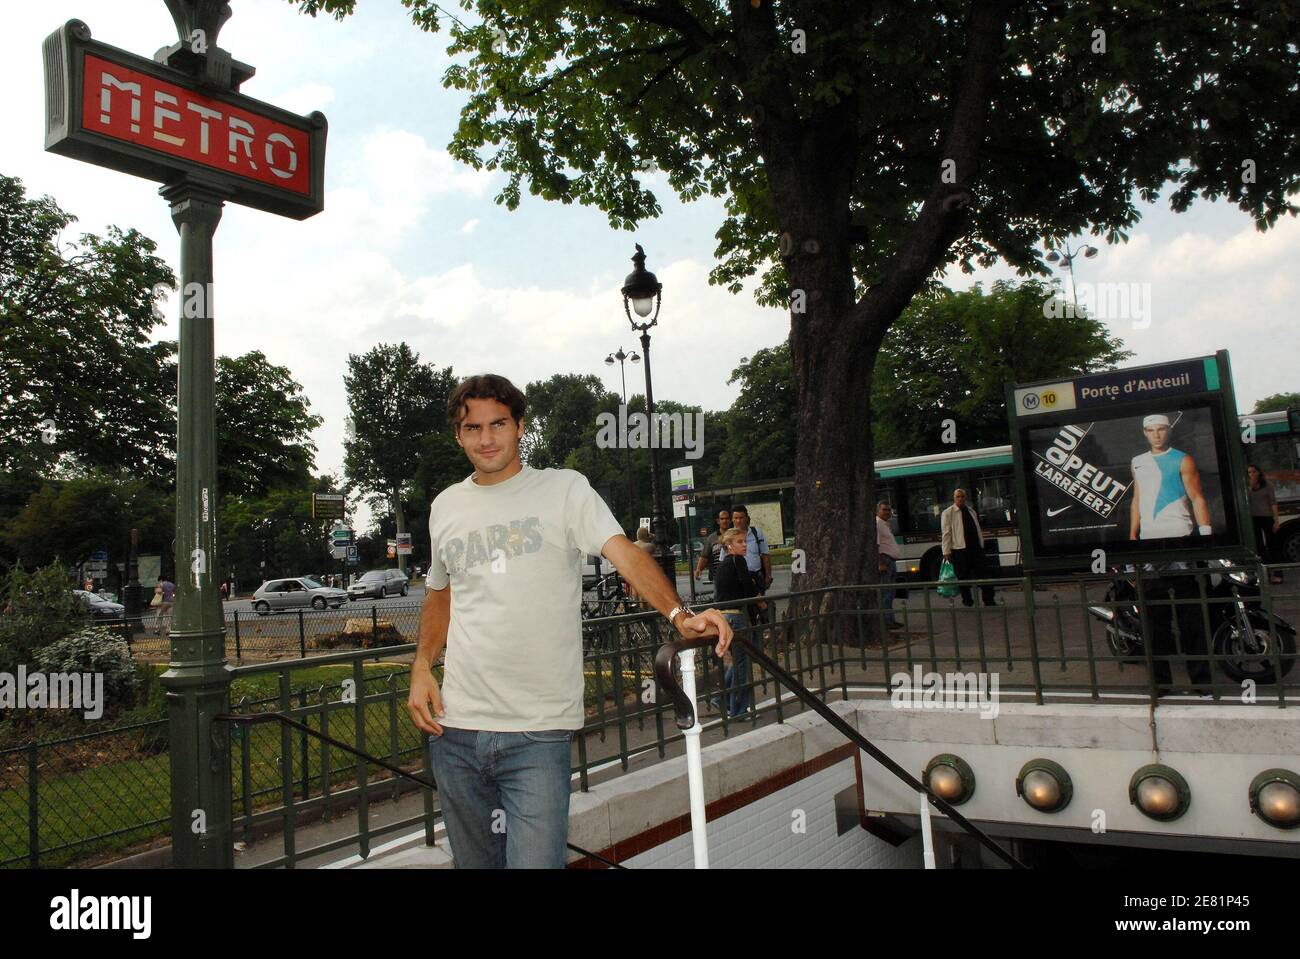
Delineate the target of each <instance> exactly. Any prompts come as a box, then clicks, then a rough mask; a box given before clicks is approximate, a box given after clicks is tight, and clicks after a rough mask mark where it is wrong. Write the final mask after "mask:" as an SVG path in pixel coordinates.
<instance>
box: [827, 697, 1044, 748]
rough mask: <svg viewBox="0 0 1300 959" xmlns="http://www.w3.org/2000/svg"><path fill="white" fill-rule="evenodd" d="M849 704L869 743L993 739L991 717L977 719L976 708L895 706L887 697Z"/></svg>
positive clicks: (985, 742)
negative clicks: (878, 741) (881, 740)
mask: <svg viewBox="0 0 1300 959" xmlns="http://www.w3.org/2000/svg"><path fill="white" fill-rule="evenodd" d="M853 704H854V705H855V706H856V707H857V709H858V731H859V732H860V733H862V735H863V736H865V737H866V738H867V739H869V740H871V741H872V742H875V741H876V740H877V739H883V740H894V741H901V742H914V741H918V740H920V741H925V742H949V743H976V744H980V745H988V746H991V745H993V744H994V742H996V740H995V739H994V736H993V720H991V719H983V718H981V717H980V713H979V710H978V709H918V708H916V707H911V706H906V707H903V706H895V705H894V704H893V703H892V702H890V701H889V700H888V699H855V700H853ZM1003 708H1006V707H1003ZM1037 708H1038V709H1043V708H1045V707H1042V706H1039V707H1037Z"/></svg>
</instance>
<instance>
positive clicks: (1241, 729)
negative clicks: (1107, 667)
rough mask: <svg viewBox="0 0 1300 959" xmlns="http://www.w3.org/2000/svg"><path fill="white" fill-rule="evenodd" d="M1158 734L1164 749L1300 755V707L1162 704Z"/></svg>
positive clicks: (1157, 712) (1157, 722) (1157, 720)
mask: <svg viewBox="0 0 1300 959" xmlns="http://www.w3.org/2000/svg"><path fill="white" fill-rule="evenodd" d="M1085 708H1087V707H1085ZM1156 735H1157V737H1158V742H1159V744H1160V749H1161V750H1168V751H1169V752H1179V753H1231V754H1235V755H1273V754H1277V753H1281V754H1283V755H1286V756H1300V709H1297V708H1291V709H1278V708H1277V707H1275V706H1269V705H1265V704H1256V705H1253V706H1242V705H1233V706H1160V707H1159V708H1157V709H1156ZM1296 762H1297V764H1300V760H1297V761H1296ZM1292 768H1294V767H1292Z"/></svg>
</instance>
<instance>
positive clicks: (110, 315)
mask: <svg viewBox="0 0 1300 959" xmlns="http://www.w3.org/2000/svg"><path fill="white" fill-rule="evenodd" d="M75 220H76V218H75V217H73V216H72V215H71V214H69V213H66V212H64V211H63V210H62V209H60V208H59V206H58V204H57V203H55V201H54V200H53V199H51V198H50V197H41V198H39V199H28V198H27V196H26V192H25V190H24V189H23V185H22V182H21V181H19V180H17V179H15V178H12V177H6V176H0V395H3V396H4V397H5V400H4V403H3V404H0V470H4V471H9V472H17V473H28V474H34V475H43V476H49V475H53V474H55V473H61V474H63V475H76V474H78V473H86V472H89V471H93V470H109V471H114V472H115V471H118V470H126V471H129V472H130V473H131V474H132V475H134V476H138V477H148V478H152V479H155V480H157V481H160V482H161V481H164V479H165V477H166V476H167V474H168V471H169V468H170V462H171V459H172V452H171V450H172V445H173V440H172V437H173V435H174V434H175V414H174V413H173V412H172V411H171V409H169V407H168V397H169V395H174V393H175V379H176V369H175V364H174V361H173V360H172V355H173V353H174V348H173V346H172V345H171V344H167V343H150V342H149V336H150V333H151V331H152V330H153V328H154V327H155V326H156V325H157V324H158V322H159V317H158V315H157V313H156V310H157V306H156V295H157V294H156V291H158V290H160V289H163V288H167V287H170V286H173V285H174V277H173V274H172V271H171V269H170V268H169V267H168V266H167V265H166V263H164V262H163V261H162V260H161V259H160V258H159V257H157V256H156V255H155V254H154V251H155V249H156V246H155V244H154V242H153V241H152V240H150V239H149V238H148V237H146V236H143V235H142V234H140V233H138V232H136V231H135V230H127V231H125V232H123V231H122V230H119V229H118V228H117V227H109V229H108V231H107V234H106V236H103V237H100V236H96V235H94V234H91V233H86V234H83V235H82V236H81V237H80V238H79V240H78V241H76V242H74V243H65V242H64V241H63V238H62V234H63V232H64V231H65V230H66V229H67V228H68V226H70V225H71V224H72V223H74V222H75Z"/></svg>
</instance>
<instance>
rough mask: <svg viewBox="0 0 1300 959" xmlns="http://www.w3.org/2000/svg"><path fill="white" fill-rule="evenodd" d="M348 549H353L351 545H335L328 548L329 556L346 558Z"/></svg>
mask: <svg viewBox="0 0 1300 959" xmlns="http://www.w3.org/2000/svg"><path fill="white" fill-rule="evenodd" d="M349 549H355V547H351V546H335V547H332V548H331V549H330V556H332V557H333V558H334V559H346V558H347V555H348V550H349Z"/></svg>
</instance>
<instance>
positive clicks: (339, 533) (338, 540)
mask: <svg viewBox="0 0 1300 959" xmlns="http://www.w3.org/2000/svg"><path fill="white" fill-rule="evenodd" d="M330 545H331V546H351V545H352V530H350V529H346V528H345V529H332V530H330Z"/></svg>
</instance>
